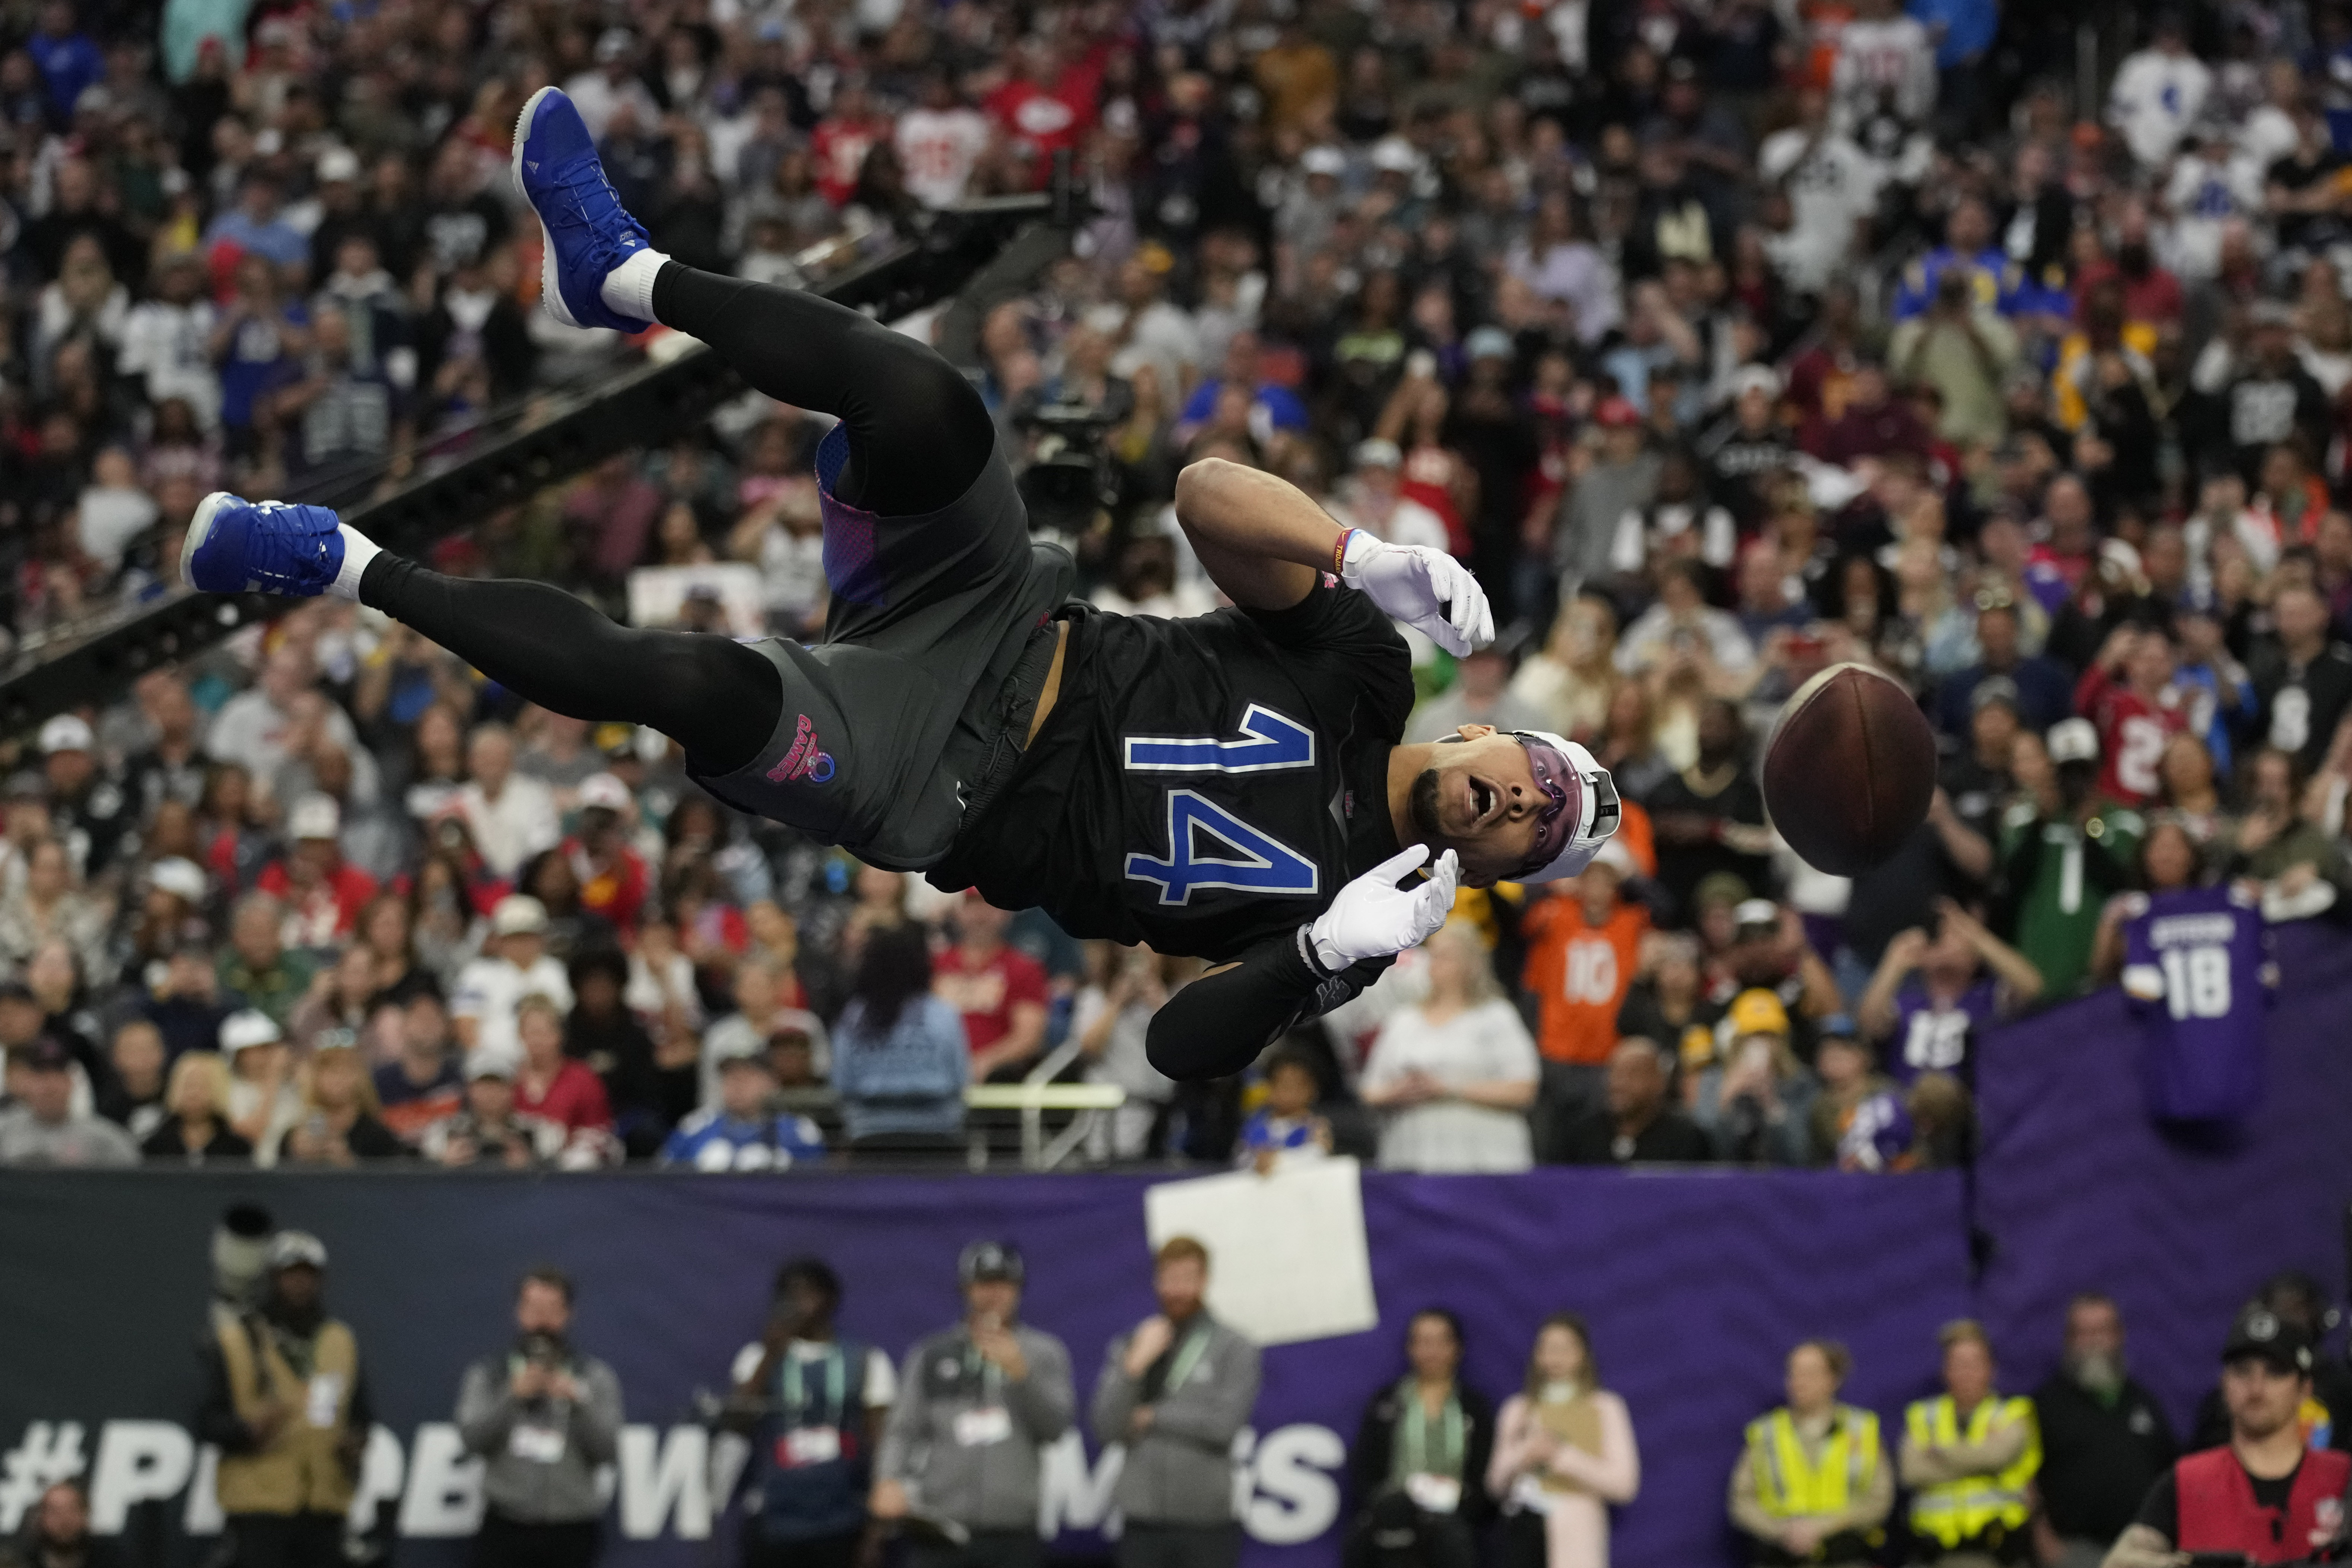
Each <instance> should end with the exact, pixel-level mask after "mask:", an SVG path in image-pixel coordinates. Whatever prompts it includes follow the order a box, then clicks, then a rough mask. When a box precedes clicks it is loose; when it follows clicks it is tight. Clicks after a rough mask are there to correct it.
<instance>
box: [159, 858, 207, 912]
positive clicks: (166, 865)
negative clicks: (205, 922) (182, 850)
mask: <svg viewBox="0 0 2352 1568" xmlns="http://www.w3.org/2000/svg"><path fill="white" fill-rule="evenodd" d="M147 885H148V886H149V887H151V888H161V889H163V891H165V892H167V893H169V894H171V895H172V896H173V897H174V898H178V899H184V900H187V901H188V902H189V903H192V904H194V903H201V902H203V901H204V896H205V873H204V869H203V868H201V867H199V866H198V865H197V864H196V863H195V862H194V860H190V859H186V858H183V857H181V856H178V855H166V856H164V857H163V858H162V859H160V860H158V861H156V862H155V863H154V864H153V865H152V866H150V867H148V868H147Z"/></svg>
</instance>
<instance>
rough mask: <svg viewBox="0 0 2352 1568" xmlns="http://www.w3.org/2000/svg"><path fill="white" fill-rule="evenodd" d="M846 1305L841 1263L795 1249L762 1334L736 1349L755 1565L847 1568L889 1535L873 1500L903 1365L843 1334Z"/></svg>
mask: <svg viewBox="0 0 2352 1568" xmlns="http://www.w3.org/2000/svg"><path fill="white" fill-rule="evenodd" d="M840 1311H841V1277H840V1276H839V1275H838V1274H835V1272H834V1271H833V1267H832V1265H830V1264H828V1263H826V1262H825V1261H824V1259H823V1258H793V1259H792V1260H791V1261H789V1262H787V1263H786V1264H784V1266H783V1267H782V1268H779V1269H777V1270H776V1284H775V1291H774V1305H773V1307H772V1310H770V1312H769V1314H768V1321H767V1326H766V1327H765V1328H764V1329H763V1330H762V1331H761V1335H760V1338H759V1339H758V1340H757V1341H755V1342H752V1343H751V1344H748V1345H745V1346H744V1347H743V1348H742V1350H741V1351H740V1352H737V1353H736V1357H735V1390H734V1394H733V1395H732V1397H730V1399H729V1401H728V1412H727V1416H726V1424H727V1426H729V1428H730V1430H747V1431H748V1432H749V1434H750V1436H751V1439H752V1442H751V1489H752V1493H753V1495H755V1496H756V1497H757V1498H758V1499H759V1502H758V1505H757V1511H756V1513H755V1514H754V1515H753V1516H752V1517H751V1518H750V1519H747V1520H746V1521H745V1522H744V1540H743V1563H744V1568H797V1565H798V1564H801V1563H818V1564H823V1565H826V1568H841V1565H844V1564H852V1563H856V1560H857V1557H858V1555H859V1553H861V1552H865V1551H867V1550H871V1549H875V1548H878V1547H879V1545H880V1542H879V1539H878V1537H877V1534H876V1533H875V1532H874V1531H873V1530H872V1528H871V1522H870V1521H868V1519H867V1518H866V1497H867V1495H868V1493H869V1492H870V1491H871V1489H872V1486H873V1466H874V1456H875V1455H876V1454H877V1453H878V1452H880V1451H881V1447H882V1436H883V1433H884V1431H885V1429H886V1427H887V1424H888V1421H889V1418H890V1407H891V1405H894V1404H896V1403H897V1402H898V1369H897V1368H896V1367H894V1366H892V1365H891V1363H890V1358H889V1356H888V1355H887V1354H885V1353H884V1352H882V1351H881V1350H879V1349H878V1348H876V1347H874V1346H871V1345H868V1344H866V1343H864V1342H860V1341H858V1340H856V1339H852V1338H851V1337H849V1336H848V1335H846V1334H844V1333H842V1332H841V1331H840V1329H839V1328H838V1327H837V1326H836V1319H837V1318H838V1316H839V1314H840Z"/></svg>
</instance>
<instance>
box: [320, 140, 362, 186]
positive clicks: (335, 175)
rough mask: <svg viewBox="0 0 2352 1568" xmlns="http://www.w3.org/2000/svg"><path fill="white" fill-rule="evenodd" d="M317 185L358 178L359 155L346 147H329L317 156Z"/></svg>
mask: <svg viewBox="0 0 2352 1568" xmlns="http://www.w3.org/2000/svg"><path fill="white" fill-rule="evenodd" d="M317 172H318V175H319V183H320V184H322V185H330V184H338V183H340V182H341V181H344V180H356V179H358V178H359V177H360V155H359V154H358V153H354V152H352V150H351V149H350V148H348V147H330V148H328V149H327V150H326V151H325V152H323V153H320V154H319V166H318V171H317Z"/></svg>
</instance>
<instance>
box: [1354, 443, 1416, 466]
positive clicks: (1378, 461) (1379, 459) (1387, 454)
mask: <svg viewBox="0 0 2352 1568" xmlns="http://www.w3.org/2000/svg"><path fill="white" fill-rule="evenodd" d="M1403 462H1404V454H1403V453H1402V452H1400V451H1398V450H1397V444H1396V443H1395V442H1394V441H1390V440H1385V439H1383V438H1382V437H1378V436H1375V437H1372V438H1371V439H1370V440H1369V441H1360V442H1358V443H1357V444H1356V467H1358V468H1397V467H1399V466H1401V465H1402V463H1403Z"/></svg>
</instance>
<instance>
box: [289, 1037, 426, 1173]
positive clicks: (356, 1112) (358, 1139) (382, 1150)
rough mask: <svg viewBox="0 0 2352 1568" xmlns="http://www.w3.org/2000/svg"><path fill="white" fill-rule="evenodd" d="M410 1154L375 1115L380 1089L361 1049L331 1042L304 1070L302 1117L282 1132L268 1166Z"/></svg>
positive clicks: (349, 1161) (344, 1162)
mask: <svg viewBox="0 0 2352 1568" xmlns="http://www.w3.org/2000/svg"><path fill="white" fill-rule="evenodd" d="M410 1152H411V1151H410V1149H409V1147H408V1145H406V1144H405V1143H403V1142H401V1141H400V1138H399V1136H398V1134H396V1133H394V1131H392V1129H391V1128H389V1127H386V1126H385V1125H384V1124H383V1120H382V1119H381V1118H380V1117H378V1116H377V1115H376V1104H375V1085H374V1084H373V1082H372V1081H371V1080H370V1079H369V1078H368V1070H367V1063H366V1062H365V1061H364V1060H362V1058H361V1056H360V1053H359V1047H356V1046H353V1045H349V1044H343V1043H338V1042H329V1043H326V1044H322V1045H321V1046H320V1047H319V1048H318V1050H317V1051H315V1052H313V1053H312V1055H311V1057H310V1063H309V1065H308V1066H307V1067H306V1068H304V1069H303V1079H302V1089H301V1116H300V1119H299V1121H296V1122H295V1123H294V1124H293V1125H292V1126H290V1127H289V1128H287V1129H286V1130H285V1131H283V1132H282V1133H280V1134H279V1137H278V1142H277V1144H276V1145H275V1146H274V1147H273V1148H272V1149H271V1150H270V1151H269V1152H268V1157H267V1158H265V1159H264V1160H263V1161H262V1163H264V1164H279V1165H337V1166H343V1167H346V1168H348V1167H350V1166H352V1165H355V1164H357V1163H359V1162H360V1161H362V1160H399V1159H404V1158H406V1157H407V1156H408V1155H409V1153H410Z"/></svg>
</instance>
